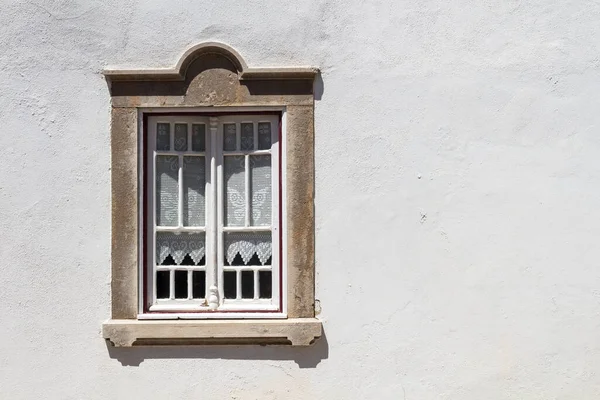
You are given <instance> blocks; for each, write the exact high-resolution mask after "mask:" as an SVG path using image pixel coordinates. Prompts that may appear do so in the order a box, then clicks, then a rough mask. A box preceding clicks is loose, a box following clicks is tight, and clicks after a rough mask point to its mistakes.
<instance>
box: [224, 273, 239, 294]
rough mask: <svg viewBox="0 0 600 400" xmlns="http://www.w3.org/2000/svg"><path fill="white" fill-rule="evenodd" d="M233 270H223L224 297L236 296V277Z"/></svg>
mask: <svg viewBox="0 0 600 400" xmlns="http://www.w3.org/2000/svg"><path fill="white" fill-rule="evenodd" d="M236 275H237V274H236V272H235V271H225V272H223V292H224V293H223V294H224V297H225V298H226V299H235V298H236V287H237V284H236V283H237V277H236Z"/></svg>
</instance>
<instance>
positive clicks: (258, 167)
mask: <svg viewBox="0 0 600 400" xmlns="http://www.w3.org/2000/svg"><path fill="white" fill-rule="evenodd" d="M250 171H251V181H250V185H251V187H252V189H251V192H250V193H251V194H252V202H251V207H252V212H251V214H250V223H251V225H253V226H257V225H271V207H272V200H271V156H250Z"/></svg>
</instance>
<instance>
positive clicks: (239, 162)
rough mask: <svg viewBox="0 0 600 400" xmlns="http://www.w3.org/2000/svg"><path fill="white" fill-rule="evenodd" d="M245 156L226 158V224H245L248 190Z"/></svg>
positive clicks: (224, 177)
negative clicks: (246, 185)
mask: <svg viewBox="0 0 600 400" xmlns="http://www.w3.org/2000/svg"><path fill="white" fill-rule="evenodd" d="M244 168H245V163H244V157H243V156H227V157H225V159H224V169H225V171H224V172H223V179H224V181H225V197H226V199H227V201H226V202H225V204H224V205H223V207H224V219H225V221H224V222H225V225H226V226H244V218H245V213H246V190H245V176H244Z"/></svg>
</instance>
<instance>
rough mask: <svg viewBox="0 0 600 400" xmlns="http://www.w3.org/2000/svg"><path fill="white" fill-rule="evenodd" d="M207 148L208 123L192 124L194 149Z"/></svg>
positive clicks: (201, 149) (203, 149) (202, 149)
mask: <svg viewBox="0 0 600 400" xmlns="http://www.w3.org/2000/svg"><path fill="white" fill-rule="evenodd" d="M205 150H206V125H204V124H194V125H192V151H205Z"/></svg>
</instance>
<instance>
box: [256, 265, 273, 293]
mask: <svg viewBox="0 0 600 400" xmlns="http://www.w3.org/2000/svg"><path fill="white" fill-rule="evenodd" d="M271 279H272V278H271V271H259V272H258V286H259V295H258V297H259V298H261V299H270V298H271V297H272V291H273V286H272V281H271Z"/></svg>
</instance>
